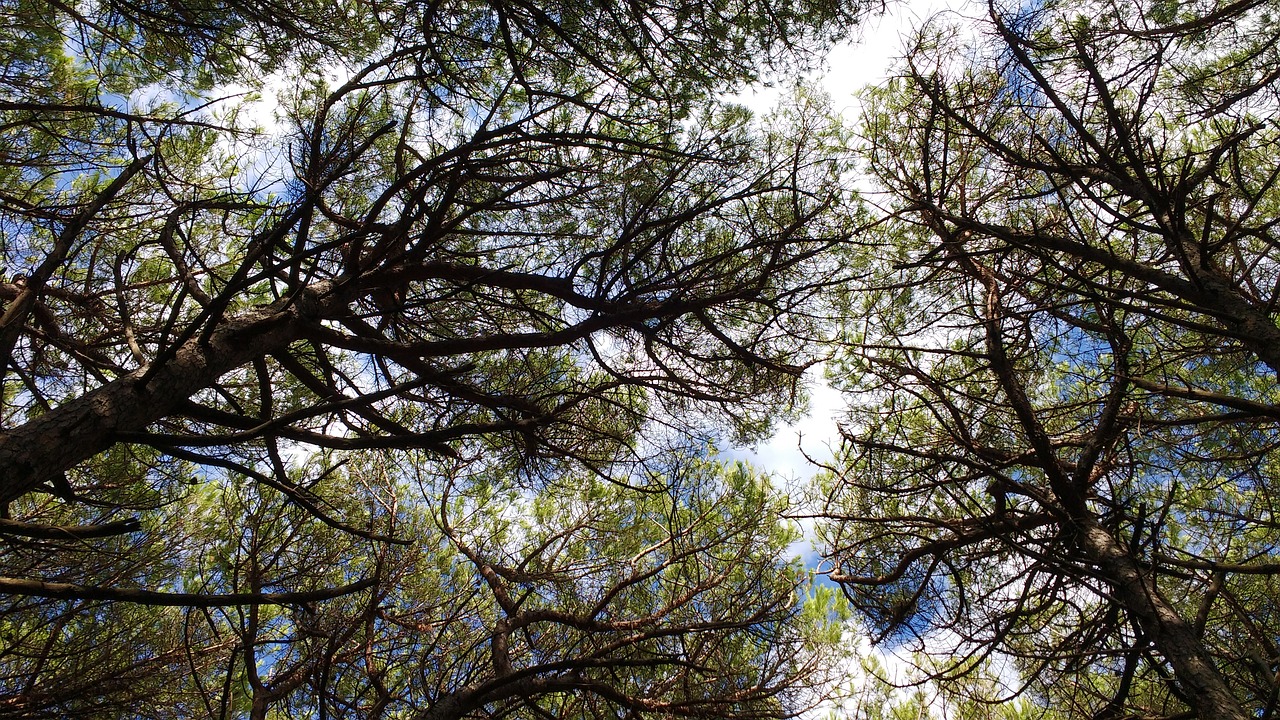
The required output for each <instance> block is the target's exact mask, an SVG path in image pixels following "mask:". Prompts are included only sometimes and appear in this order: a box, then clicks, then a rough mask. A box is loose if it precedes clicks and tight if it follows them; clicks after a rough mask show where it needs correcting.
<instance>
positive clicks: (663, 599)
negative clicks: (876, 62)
mask: <svg viewBox="0 0 1280 720" xmlns="http://www.w3.org/2000/svg"><path fill="white" fill-rule="evenodd" d="M853 19H854V18H853V15H852V9H851V8H847V7H844V6H842V5H841V4H838V3H834V2H826V1H824V0H816V1H810V0H800V1H797V2H789V3H778V2H768V3H764V2H746V3H702V2H696V3H695V2H687V3H684V2H681V3H670V4H656V5H652V6H649V5H646V4H621V5H619V4H615V3H612V2H580V1H576V0H575V2H563V3H550V4H549V3H525V2H520V1H518V0H517V1H516V2H507V1H506V0H496V1H494V2H474V1H472V0H459V1H457V2H453V1H450V2H432V3H408V2H385V3H320V2H316V3H312V2H302V3H278V2H274V0H267V1H266V2H255V3H247V4H245V3H204V2H200V3H186V2H165V3H152V2H132V1H131V0H122V1H120V2H115V1H112V0H108V1H106V2H84V3H79V2H69V3H62V2H55V3H49V4H45V3H30V2H24V1H22V0H18V1H16V2H7V3H4V4H3V6H2V7H0V45H2V46H3V52H2V56H3V58H4V59H3V72H0V118H2V119H3V122H2V123H0V255H2V256H3V262H4V264H5V267H6V269H7V272H6V273H5V277H4V278H3V279H4V280H5V281H6V282H2V283H0V298H3V300H4V302H5V306H4V311H3V315H2V316H0V399H2V400H0V402H2V404H0V423H2V429H0V544H3V547H4V549H3V552H2V554H0V557H2V560H0V563H2V569H0V591H2V592H4V593H5V597H6V602H5V605H4V607H3V610H2V611H0V638H3V642H2V643H0V714H4V715H7V716H17V717H66V716H71V715H74V716H76V717H95V716H97V717H121V716H128V717H175V716H177V717H189V716H191V717H194V716H208V717H222V718H225V717H229V716H248V717H254V718H259V717H268V716H276V717H283V716H288V717H295V716H313V717H322V718H323V717H371V718H374V717H414V718H424V719H426V718H430V719H432V720H436V719H444V718H460V717H479V716H492V717H513V716H514V717H525V716H527V717H549V716H562V715H571V716H575V717H579V716H580V717H597V716H598V717H616V716H624V715H625V716H628V717H636V716H650V715H661V716H678V715H689V716H698V717H783V716H789V715H792V714H794V713H796V712H799V711H801V710H803V709H804V708H806V707H808V706H809V705H811V704H812V703H813V702H814V701H815V697H814V696H813V695H812V693H809V694H806V691H805V688H806V687H809V686H812V685H815V684H816V683H817V682H818V681H819V679H820V671H821V670H822V667H823V666H822V664H821V662H820V660H821V654H822V652H824V651H823V648H824V647H827V646H830V644H831V642H832V641H833V639H835V638H838V632H837V633H836V635H835V638H833V636H832V630H831V628H830V627H829V625H830V623H831V622H832V618H831V617H830V616H829V614H828V610H827V608H828V605H829V602H828V601H827V600H826V599H822V598H818V599H816V600H813V601H812V602H807V601H806V597H809V596H810V594H811V593H810V591H809V590H806V589H805V587H806V580H805V576H804V573H803V571H801V569H800V568H798V567H797V566H796V565H794V564H792V563H791V562H789V561H787V560H786V559H785V555H784V550H785V549H786V547H787V546H788V545H789V543H790V542H792V541H793V540H794V537H793V535H792V530H791V529H790V525H789V524H788V523H787V522H786V521H785V520H783V519H782V517H781V515H780V513H781V512H782V511H783V510H784V509H785V506H784V505H783V504H782V501H781V500H780V499H779V498H777V497H776V496H775V494H774V492H773V490H772V489H771V487H770V486H769V485H768V483H765V482H763V481H762V480H761V478H760V477H759V476H758V475H756V474H755V473H754V472H752V471H750V470H748V469H745V468H740V467H733V466H728V465H720V464H718V463H716V462H715V461H714V460H711V459H709V458H710V456H711V453H710V452H709V450H708V449H709V447H710V445H709V440H708V438H709V437H710V436H711V435H714V434H715V433H724V432H728V433H731V434H734V435H737V436H740V437H754V436H757V435H759V434H760V433H761V432H762V431H763V430H764V429H766V428H767V427H768V426H769V424H770V422H771V420H772V419H773V418H774V417H775V416H776V414H777V413H778V412H779V411H780V409H781V408H784V407H785V406H786V405H788V404H790V402H791V400H792V398H793V396H794V394H795V393H796V392H797V387H796V380H797V377H798V374H799V372H800V370H801V369H802V368H803V367H804V366H805V365H807V364H808V363H811V362H813V360H814V359H815V357H816V355H815V353H814V352H813V349H812V348H809V347H806V346H805V345H804V344H803V343H799V342H796V340H795V338H796V337H797V335H798V334H801V333H806V334H807V332H808V329H809V327H810V326H811V325H812V324H813V321H812V319H811V317H810V315H811V313H812V312H813V311H814V308H815V307H816V305H817V304H818V303H821V302H823V299H822V297H821V294H820V291H821V289H822V288H823V286H824V285H825V284H827V283H828V282H829V280H827V279H826V278H829V276H830V273H829V272H827V271H826V267H825V266H824V263H827V262H828V260H827V259H826V256H825V255H824V254H823V250H824V249H826V248H828V247H829V246H831V244H832V243H833V242H835V241H836V240H838V238H839V236H840V235H841V233H842V229H841V227H840V223H841V220H840V219H839V217H838V215H836V214H834V213H833V212H832V211H833V209H834V208H836V207H837V206H838V205H839V204H840V203H841V202H842V200H843V199H844V198H843V197H842V196H841V195H840V194H839V193H838V192H836V191H835V190H834V188H836V183H834V182H831V180H833V179H834V176H835V174H836V173H838V172H839V170H838V168H837V167H835V166H834V165H833V164H832V163H831V162H830V161H829V160H828V158H827V157H825V156H824V154H823V153H822V152H820V142H819V141H820V140H821V135H822V133H824V132H825V130H824V129H823V127H824V126H823V123H824V122H825V120H824V119H822V118H820V117H818V116H817V115H816V114H814V113H809V114H807V115H803V114H797V113H792V115H790V116H788V119H787V120H786V123H787V127H786V128H785V129H779V128H776V127H769V126H768V125H765V124H761V123H758V122H756V121H754V120H753V119H752V117H751V116H750V114H749V113H747V112H746V111H745V110H743V109H741V108H737V107H733V106H728V105H724V104H722V103H719V102H717V101H716V97H717V96H718V94H719V93H723V92H725V91H727V90H729V89H732V88H734V87H739V86H741V85H742V84H743V83H746V82H748V81H751V80H753V79H755V78H757V77H758V76H759V73H760V72H762V71H763V70H765V68H767V67H768V66H770V65H772V66H774V67H775V68H779V69H781V68H785V67H790V66H797V67H798V66H802V65H804V64H805V63H808V62H809V61H810V60H811V59H813V58H816V57H819V54H818V53H820V49H821V47H823V46H825V45H826V44H828V43H829V42H830V41H831V40H833V39H834V38H835V37H837V36H839V35H841V34H843V33H844V32H846V31H847V28H848V27H849V26H850V23H851V22H852V20H853ZM258 98H262V99H261V101H259V100H258ZM255 113H256V115H255ZM642 431H644V432H643V433H642Z"/></svg>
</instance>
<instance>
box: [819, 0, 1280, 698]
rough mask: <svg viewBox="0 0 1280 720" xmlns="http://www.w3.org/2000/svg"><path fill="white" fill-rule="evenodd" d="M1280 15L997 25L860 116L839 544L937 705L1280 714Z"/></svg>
mask: <svg viewBox="0 0 1280 720" xmlns="http://www.w3.org/2000/svg"><path fill="white" fill-rule="evenodd" d="M1274 13H1275V7H1274V4H1273V3H1268V2H1240V3H1200V4H1177V3H1150V4H1138V5H1134V4H1124V3H1111V2H1083V3H1058V2H1046V3H1034V4H1031V5H1026V4H1017V5H1015V4H1007V3H999V2H991V3H989V4H988V5H987V6H986V8H985V17H983V18H981V19H979V20H977V21H973V24H970V23H968V22H950V21H949V20H948V18H946V17H945V16H943V17H940V18H937V19H935V21H934V22H932V23H930V24H927V25H926V26H924V28H923V30H922V32H921V33H920V34H919V36H918V38H917V39H916V41H915V43H914V44H913V45H912V46H911V48H910V49H909V51H908V54H907V56H906V58H905V60H904V62H903V64H902V66H901V73H900V74H899V75H898V76H897V77H895V78H894V79H893V80H891V81H890V82H889V83H888V84H886V85H884V86H882V87H879V88H877V89H874V90H872V91H870V92H869V93H868V94H867V95H866V102H867V114H866V119H865V123H864V124H863V126H862V132H861V137H860V146H859V148H860V149H859V153H860V155H861V157H862V162H863V163H864V167H865V168H866V169H867V171H868V173H869V175H870V176H871V177H872V178H874V186H875V189H874V192H873V193H872V194H869V195H868V200H869V201H870V202H873V203H874V204H875V206H876V208H877V210H878V215H877V218H876V220H877V222H878V223H879V224H877V225H875V226H874V228H873V229H871V230H870V232H869V233H868V234H866V235H863V236H861V238H862V240H861V241H862V243H863V244H864V247H865V250H864V251H861V252H859V253H858V259H857V261H856V262H858V263H860V267H861V269H862V272H863V273H864V281H863V282H861V283H858V284H856V285H851V286H849V287H848V290H849V293H848V302H849V308H848V310H847V313H846V314H847V316H848V317H849V318H850V320H849V322H848V323H847V324H846V326H845V330H844V333H845V337H844V343H845V351H844V352H843V360H842V362H841V363H840V364H839V365H838V369H837V374H836V377H837V378H838V380H839V382H841V383H842V384H843V385H844V387H846V388H847V389H848V391H849V392H851V393H855V395H854V396H853V397H854V398H856V399H855V406H856V407H855V410H854V411H853V414H852V416H851V418H850V421H849V424H848V426H847V428H846V436H847V443H846V446H845V449H844V453H843V456H842V458H841V459H840V461H839V462H838V463H837V465H836V466H834V467H833V468H832V470H833V472H831V473H830V474H829V476H828V477H827V479H826V480H825V485H824V488H823V489H824V491H825V494H824V497H823V502H824V503H825V513H826V515H827V516H828V517H829V518H831V519H832V522H831V523H829V524H828V525H826V526H825V534H826V542H827V549H828V552H829V553H830V554H831V558H832V562H833V563H834V567H835V571H834V572H833V573H832V578H833V579H835V580H837V581H838V582H840V583H841V584H842V586H843V587H844V588H845V590H846V592H847V593H848V595H849V597H850V598H851V599H852V600H853V602H854V603H855V605H857V606H859V607H860V608H862V609H863V610H864V611H865V612H866V614H867V616H868V617H869V618H870V619H871V620H872V621H873V623H874V624H875V626H876V627H877V629H878V632H879V633H880V634H881V637H885V638H898V639H900V640H901V639H907V638H911V637H913V636H914V637H917V638H921V637H926V636H927V637H928V638H929V641H928V642H922V643H920V644H921V645H922V647H923V649H926V650H932V651H935V652H937V651H941V652H942V654H943V655H944V656H948V657H947V658H946V659H945V660H944V661H943V662H941V663H940V664H938V665H935V666H934V667H932V668H931V669H930V671H931V672H932V673H933V674H934V676H935V677H937V678H939V679H941V680H944V681H946V680H949V679H954V678H961V677H963V676H964V675H965V674H966V673H968V672H970V671H971V670H972V669H973V668H976V667H981V666H982V665H983V662H982V661H983V660H985V659H986V658H1000V659H1001V660H1002V661H1007V662H1009V663H1012V665H1013V666H1014V668H1016V670H1017V673H1015V674H1017V675H1020V676H1021V677H1022V678H1024V680H1023V683H1024V684H1023V687H1025V689H1026V691H1028V692H1030V693H1032V695H1033V696H1034V697H1036V698H1038V699H1039V702H1041V703H1044V704H1045V705H1047V706H1050V707H1057V708H1062V709H1066V710H1069V711H1070V713H1071V714H1072V716H1080V717H1095V718H1117V717H1202V718H1210V717H1214V718H1228V717H1230V718H1244V717H1273V716H1274V714H1275V712H1276V705H1277V698H1278V692H1277V691H1278V688H1280V686H1278V685H1277V667H1280V664H1278V663H1280V652H1277V646H1276V639H1275V612H1276V605H1275V594H1274V582H1275V577H1276V572H1277V565H1276V562H1275V557H1276V552H1277V533H1276V526H1275V522H1274V513H1275V503H1274V494H1275V493H1274V488H1273V487H1272V485H1273V483H1274V482H1275V479H1276V477H1277V461H1278V459H1280V454H1278V451H1277V441H1278V440H1280V433H1277V422H1278V421H1280V390H1278V388H1277V373H1278V372H1280V355H1277V353H1278V352H1280V325H1278V323H1277V307H1278V303H1280V282H1278V281H1280V275H1277V270H1278V269H1280V243H1278V242H1277V236H1276V208H1277V205H1276V203H1277V200H1278V198H1280V196H1278V195H1277V182H1276V181H1277V178H1278V177H1280V171H1278V170H1277V164H1276V153H1277V147H1278V145H1277V143H1278V142H1280V128H1278V127H1277V125H1276V123H1275V110H1276V108H1277V104H1276V100H1277V94H1276V91H1277V85H1276V79H1277V78H1278V77H1280V71H1278V70H1277V68H1280V64H1278V61H1280V56H1278V55H1277V45H1276V41H1277V34H1276V26H1275V23H1274ZM975 28H976V29H975ZM1015 690H1018V687H1014V688H1013V689H1011V690H1009V691H1008V692H1007V693H1006V694H1011V693H1012V692H1013V691H1015Z"/></svg>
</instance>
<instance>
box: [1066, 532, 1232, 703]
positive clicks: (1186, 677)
mask: <svg viewBox="0 0 1280 720" xmlns="http://www.w3.org/2000/svg"><path fill="white" fill-rule="evenodd" d="M1076 526H1077V529H1078V530H1079V533H1080V535H1079V543H1080V547H1081V549H1083V550H1084V551H1085V552H1086V553H1087V554H1088V555H1089V556H1090V558H1091V559H1093V561H1094V562H1096V563H1097V565H1098V568H1099V569H1100V570H1101V571H1102V574H1103V576H1104V577H1105V578H1106V579H1107V580H1108V581H1109V583H1110V585H1111V587H1112V589H1113V590H1114V592H1115V600H1116V602H1118V603H1119V604H1120V605H1121V606H1122V607H1123V608H1124V609H1125V611H1126V612H1128V613H1129V614H1130V615H1132V616H1133V617H1134V618H1135V619H1136V620H1137V621H1138V625H1139V626H1140V627H1141V628H1142V631H1143V632H1144V633H1146V634H1147V635H1148V636H1149V637H1150V638H1151V642H1152V644H1153V645H1154V646H1155V647H1156V649H1157V650H1159V651H1160V654H1161V655H1163V656H1164V657H1165V659H1166V660H1168V661H1169V664H1171V665H1172V666H1173V671H1174V674H1175V676H1176V677H1177V679H1178V684H1179V685H1181V687H1182V690H1183V691H1184V693H1185V694H1186V695H1187V698H1188V702H1190V704H1191V707H1192V709H1193V710H1194V711H1195V713H1196V715H1197V717H1200V718H1204V720H1210V719H1211V718H1212V719H1213V720H1219V719H1222V720H1246V718H1248V717H1249V715H1248V713H1246V712H1245V711H1244V709H1243V708H1242V707H1241V706H1240V701H1239V700H1238V699H1236V696H1235V694H1234V693H1232V692H1231V689H1230V688H1229V687H1227V684H1226V682H1225V681H1224V680H1223V679H1222V675H1221V674H1220V673H1219V672H1218V668H1217V667H1216V666H1215V665H1214V663H1213V661H1212V659H1211V658H1210V657H1209V654H1208V652H1207V651H1206V650H1205V647H1204V643H1202V642H1201V641H1200V638H1199V637H1198V636H1197V635H1196V632H1195V630H1194V629H1193V628H1192V626H1191V625H1190V623H1188V622H1187V621H1186V620H1185V619H1184V618H1183V617H1182V615H1180V614H1179V613H1178V611H1177V610H1176V609H1174V607H1173V605H1172V604H1171V603H1170V602H1169V600H1168V599H1167V598H1165V597H1164V596H1163V595H1161V594H1160V591H1159V590H1158V589H1157V588H1156V586H1155V582H1154V581H1153V580H1152V579H1151V577H1150V576H1148V575H1147V574H1145V573H1143V572H1142V569H1141V568H1140V567H1139V566H1138V564H1137V563H1136V562H1135V561H1134V559H1133V557H1132V556H1131V555H1130V554H1129V552H1128V550H1127V549H1126V548H1125V547H1124V546H1123V545H1121V544H1120V543H1119V542H1117V541H1116V539H1115V538H1114V537H1112V536H1111V533H1109V532H1107V530H1106V529H1105V528H1103V527H1102V526H1101V525H1099V524H1098V523H1097V522H1096V521H1094V520H1092V519H1088V520H1084V521H1079V522H1077V525H1076Z"/></svg>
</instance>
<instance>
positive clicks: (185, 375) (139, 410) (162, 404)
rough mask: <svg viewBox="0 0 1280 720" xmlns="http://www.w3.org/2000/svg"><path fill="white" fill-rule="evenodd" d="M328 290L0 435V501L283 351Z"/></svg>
mask: <svg viewBox="0 0 1280 720" xmlns="http://www.w3.org/2000/svg"><path fill="white" fill-rule="evenodd" d="M329 289H331V287H330V285H329V284H328V283H325V284H324V286H323V287H316V288H311V289H309V290H308V291H307V292H306V293H304V295H303V297H304V298H305V299H310V300H312V302H306V301H302V302H293V303H283V302H282V303H280V304H279V307H267V308H263V309H259V310H256V311H253V312H250V313H247V314H245V315H244V316H241V317H238V318H235V319H232V320H229V321H227V322H225V323H223V324H222V326H221V327H219V328H218V329H216V330H214V331H213V332H212V333H211V334H210V335H209V337H208V339H207V340H205V341H202V340H201V339H200V338H198V337H196V338H192V339H190V340H188V341H187V342H186V343H184V344H183V345H182V346H181V347H180V348H179V349H178V350H177V352H176V353H174V354H173V356H172V358H171V359H169V360H168V361H167V362H164V365H163V366H162V367H160V368H158V369H156V370H154V371H151V369H150V368H149V367H143V368H139V369H138V370H135V371H134V372H132V373H130V374H128V375H126V376H124V377H122V378H119V379H117V380H115V381H113V382H111V383H108V384H107V385H104V386H103V387H100V388H98V389H97V390H94V391H93V392H90V393H88V394H86V395H84V396H83V397H79V398H76V399H74V400H70V401H68V402H65V403H63V404H62V405H59V406H58V407H56V408H54V409H52V410H50V411H49V412H47V413H45V414H43V415H40V416H38V417H35V418H32V419H31V420H30V421H28V422H27V423H25V424H23V425H20V426H18V427H16V428H13V429H11V430H9V431H7V432H5V433H3V434H0V502H2V503H7V502H10V501H12V500H14V499H16V498H18V497H20V496H22V495H23V494H25V493H27V492H30V491H31V490H33V489H35V488H36V487H38V486H40V485H42V484H45V483H49V482H51V481H52V479H53V478H54V477H56V476H59V475H61V474H62V473H64V472H66V471H67V470H68V469H70V468H72V467H74V466H75V465H77V464H78V463H81V462H83V461H84V460H86V459H88V458H91V457H93V456H94V455H96V454H98V453H100V452H102V451H104V450H106V449H107V448H109V447H110V446H111V445H112V444H113V443H115V442H116V437H115V436H116V433H117V432H121V431H131V430H141V429H143V428H145V427H147V426H148V425H150V424H151V423H153V422H155V421H156V420H159V419H160V418H163V417H165V416H166V415H168V414H170V413H171V412H173V411H174V409H175V408H177V407H178V406H179V405H181V404H182V403H183V402H185V401H186V400H187V399H188V398H190V397H191V395H193V394H194V393H196V392H197V391H199V390H201V389H203V388H206V387H208V386H210V385H211V384H213V382H214V381H216V380H217V379H218V378H219V377H221V376H222V375H223V374H225V373H227V372H229V371H231V370H233V369H235V368H237V367H239V366H241V365H244V364H245V363H247V362H249V361H251V360H253V359H254V358H257V357H262V356H264V355H266V354H268V353H272V352H275V351H278V350H282V349H284V348H286V347H288V345H289V344H290V343H291V342H293V341H294V340H296V339H297V338H298V337H300V336H301V335H302V333H303V330H304V328H305V327H306V326H307V324H308V322H309V317H311V316H312V313H313V312H314V311H315V310H316V309H317V308H316V305H315V299H316V298H320V297H322V296H323V295H324V292H325V291H327V290H329ZM330 301H331V300H330ZM148 372H151V373H152V374H151V376H150V378H149V379H148V380H147V381H146V383H145V384H143V383H142V382H141V381H142V380H143V378H144V377H145V376H146V375H147V374H148Z"/></svg>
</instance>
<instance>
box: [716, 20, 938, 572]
mask: <svg viewBox="0 0 1280 720" xmlns="http://www.w3.org/2000/svg"><path fill="white" fill-rule="evenodd" d="M963 4H964V3H963V0H905V1H900V2H896V3H891V4H889V5H887V6H886V9H885V12H884V13H883V14H880V15H875V16H872V17H870V18H868V19H867V20H866V21H865V22H864V23H863V25H862V27H861V28H860V29H859V30H858V31H857V32H856V33H855V34H854V38H853V39H852V40H850V41H847V42H845V43H842V44H840V45H838V46H837V47H835V48H834V49H833V50H832V52H831V53H830V54H829V55H828V56H827V61H826V63H825V66H824V67H823V68H821V69H820V70H819V71H818V72H816V73H814V74H813V75H812V76H811V77H810V78H808V80H809V81H811V82H814V83H816V84H817V85H818V86H819V87H821V88H822V89H823V90H825V91H826V93H827V94H828V96H829V98H830V102H831V106H832V108H833V109H835V110H837V111H839V112H840V113H841V114H842V115H843V116H844V119H845V121H846V122H847V123H848V124H850V125H854V124H856V123H857V121H858V115H859V113H860V104H859V101H858V99H857V97H856V94H857V93H858V91H859V90H861V89H862V88H864V87H867V86H870V85H875V84H879V83H881V82H884V81H885V79H886V78H887V76H888V75H889V74H890V72H891V71H892V68H893V66H894V65H895V63H896V62H897V60H898V59H899V58H900V57H901V56H902V53H903V48H904V47H905V46H906V42H907V38H908V37H909V36H910V35H911V33H912V30H913V29H914V28H916V27H919V26H920V25H921V24H922V23H923V22H924V21H925V20H927V19H928V18H930V17H932V16H934V15H936V14H937V13H939V12H943V11H946V10H948V9H955V8H959V7H961V6H962V5H963ZM786 92H787V88H786V87H785V86H782V87H779V86H778V85H777V84H775V86H774V87H763V86H757V87H753V88H748V89H747V90H745V91H743V92H741V93H738V94H737V95H734V96H732V97H731V98H730V100H732V101H734V102H738V103H741V104H743V105H746V106H747V107H749V108H751V109H752V110H754V111H755V112H756V113H757V115H763V114H765V113H767V112H768V111H769V110H770V109H771V108H773V107H774V106H776V105H777V104H778V103H779V102H780V101H781V99H782V97H783V95H784V94H785V93H786ZM805 380H806V382H807V384H808V388H809V394H810V400H809V409H808V412H807V413H806V415H805V416H804V417H803V418H801V419H800V420H799V421H798V422H796V423H793V424H789V425H785V426H782V427H779V428H778V429H777V431H776V432H775V433H774V434H773V436H772V437H770V438H769V439H768V440H767V441H765V442H762V443H759V444H758V445H756V446H755V447H752V448H734V449H732V450H730V451H728V452H727V453H726V454H727V455H729V456H730V457H733V458H737V459H743V460H747V461H749V462H751V463H752V464H754V465H756V466H758V467H759V468H761V469H763V470H766V471H769V472H771V473H773V474H774V475H776V476H778V477H779V478H780V479H782V480H801V481H803V480H807V479H808V478H810V477H812V476H813V474H814V473H815V471H816V470H817V468H816V467H815V466H814V465H813V463H811V462H810V459H812V460H816V461H818V462H825V461H826V460H828V459H830V458H831V457H832V453H833V450H834V449H835V447H836V446H837V445H838V441H839V437H840V433H839V429H838V427H837V421H838V419H839V417H840V415H841V414H842V410H843V408H844V400H843V398H842V397H841V396H840V395H839V394H838V393H837V392H836V391H834V390H832V389H831V388H830V387H829V386H827V385H826V384H825V383H824V382H823V377H822V370H821V368H814V369H811V370H810V372H809V373H808V374H807V375H806V377H805ZM806 456H807V458H806ZM806 530H807V528H806ZM807 545H808V543H807V541H806V542H803V543H801V544H799V545H798V546H797V547H796V551H797V552H798V553H800V554H801V555H802V556H803V557H804V558H805V559H806V560H811V561H816V553H815V552H814V551H813V549H812V548H811V547H807Z"/></svg>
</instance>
